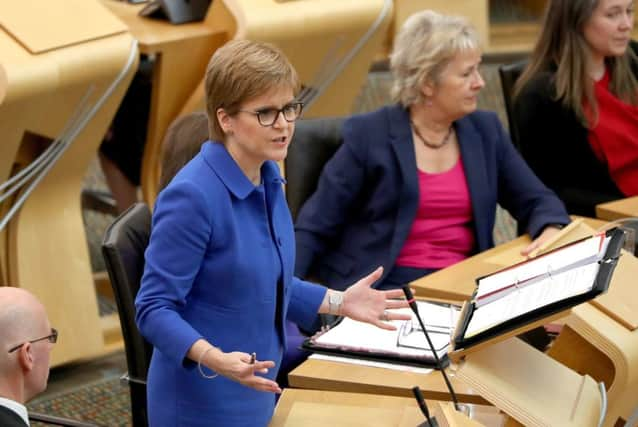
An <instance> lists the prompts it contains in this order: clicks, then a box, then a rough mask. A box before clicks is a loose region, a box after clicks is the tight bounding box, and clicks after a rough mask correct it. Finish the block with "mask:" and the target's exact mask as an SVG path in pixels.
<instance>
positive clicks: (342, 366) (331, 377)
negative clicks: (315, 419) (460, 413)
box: [288, 359, 487, 405]
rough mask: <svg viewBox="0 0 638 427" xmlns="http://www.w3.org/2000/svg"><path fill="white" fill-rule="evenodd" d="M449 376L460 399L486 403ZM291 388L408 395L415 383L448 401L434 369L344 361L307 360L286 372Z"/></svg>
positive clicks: (428, 393) (429, 396) (425, 392)
mask: <svg viewBox="0 0 638 427" xmlns="http://www.w3.org/2000/svg"><path fill="white" fill-rule="evenodd" d="M448 376H450V381H451V383H452V387H454V391H455V392H456V395H457V397H458V399H459V401H461V402H466V403H478V404H483V405H484V404H486V403H487V402H486V401H485V400H484V399H483V398H482V397H481V396H479V395H478V394H477V393H476V392H475V391H474V390H472V389H471V388H470V387H468V386H467V385H466V384H465V383H463V382H461V381H459V380H458V379H457V378H454V376H453V375H450V374H448ZM288 380H289V382H290V385H291V386H292V387H298V388H309V389H316V390H328V391H335V390H338V391H347V392H354V393H372V394H382V395H388V396H403V397H406V396H411V395H412V387H414V386H419V387H420V388H421V390H422V391H423V395H424V396H425V398H427V399H436V400H450V399H451V397H450V393H449V392H448V390H447V387H446V386H445V382H444V381H443V377H442V376H441V374H440V373H439V372H437V371H432V372H431V373H429V374H427V375H423V374H415V373H412V372H403V371H395V370H389V369H383V368H372V367H369V366H357V365H352V364H348V363H339V362H331V361H326V360H314V359H309V360H307V361H305V362H304V363H302V364H301V365H300V366H298V367H297V368H296V369H294V370H293V371H292V372H291V373H290V374H288Z"/></svg>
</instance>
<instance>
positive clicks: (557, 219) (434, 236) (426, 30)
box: [295, 11, 570, 289]
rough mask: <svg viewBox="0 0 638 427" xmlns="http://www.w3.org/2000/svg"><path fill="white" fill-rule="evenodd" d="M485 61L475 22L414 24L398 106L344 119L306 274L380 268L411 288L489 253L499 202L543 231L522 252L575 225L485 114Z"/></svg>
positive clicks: (305, 236) (300, 267)
mask: <svg viewBox="0 0 638 427" xmlns="http://www.w3.org/2000/svg"><path fill="white" fill-rule="evenodd" d="M480 62H481V52H480V50H479V45H478V41H477V36H476V33H475V30H474V29H473V28H472V27H471V26H470V25H469V24H468V22H467V21H466V20H465V19H463V18H460V17H451V16H443V15H440V14H438V13H435V12H432V11H423V12H419V13H417V14H415V15H413V16H411V17H410V18H409V19H408V20H407V21H406V22H405V24H404V26H403V28H402V29H401V31H400V33H399V35H398V37H397V38H396V42H395V46H394V50H393V53H392V56H391V62H390V67H391V70H392V73H393V76H394V86H393V94H394V97H395V98H396V100H397V101H398V103H397V104H395V105H390V106H386V107H384V108H381V109H380V110H378V111H375V112H372V113H369V114H363V115H359V116H354V117H352V118H350V119H348V120H347V121H346V122H345V124H344V126H343V138H344V142H343V145H342V146H341V147H340V148H339V150H338V151H337V152H336V153H335V155H334V156H333V157H332V158H331V159H330V161H329V162H328V163H327V164H326V166H325V168H324V170H323V172H322V174H321V177H320V179H319V183H318V187H317V190H316V192H315V193H314V194H313V195H312V196H311V197H310V198H309V199H308V201H307V202H306V203H305V204H304V206H303V207H302V209H301V211H300V213H299V215H298V217H297V221H296V224H295V237H296V240H297V263H296V268H295V272H296V274H297V275H299V276H300V277H305V276H312V277H316V278H318V279H319V280H320V281H321V282H322V283H324V284H327V285H328V286H330V287H332V288H333V289H346V288H347V287H348V285H349V283H351V282H352V279H353V278H355V277H358V276H360V275H362V274H365V273H366V272H369V271H371V270H372V269H373V268H374V267H375V266H377V265H382V266H383V267H384V274H383V278H382V280H381V281H380V282H377V283H378V287H379V288H383V289H386V288H395V287H397V286H401V285H403V284H405V283H408V282H410V281H412V280H415V279H417V278H419V277H421V276H424V275H426V274H428V273H430V272H432V271H435V270H438V269H440V268H444V267H447V266H449V265H451V264H453V263H455V262H457V261H461V260H462V259H464V258H466V257H468V256H470V255H472V254H475V253H477V252H480V251H484V250H486V249H489V248H491V247H492V246H493V245H494V241H493V238H492V230H493V228H494V221H495V214H496V206H497V204H500V205H501V206H503V207H504V208H505V209H507V210H508V211H509V212H510V213H511V214H512V215H513V216H514V217H515V218H516V219H517V220H518V221H519V223H520V224H521V225H522V226H523V229H525V230H527V231H528V232H529V234H530V235H531V236H532V237H533V238H534V240H533V242H532V243H531V244H530V245H529V246H528V247H526V248H525V249H524V250H523V254H528V253H530V252H531V251H532V250H534V249H535V248H536V247H537V246H538V245H539V244H541V243H542V241H544V240H545V239H547V238H549V237H550V236H552V235H553V234H554V233H556V232H557V231H558V228H559V227H560V226H562V225H564V224H567V223H569V221H570V219H569V217H568V216H567V213H566V211H565V208H564V206H563V204H562V203H561V201H560V200H559V199H558V198H557V197H556V195H555V194H554V193H553V192H552V191H550V190H549V189H547V188H546V187H545V186H544V185H543V184H542V183H541V182H540V180H539V179H538V178H537V177H536V176H535V175H534V174H533V173H532V171H531V170H530V169H529V167H528V166H527V164H526V163H525V162H524V161H523V159H522V158H521V157H520V155H519V154H518V153H517V151H516V149H515V148H514V147H513V145H512V144H511V142H510V139H509V137H508V136H507V134H506V133H505V131H504V129H503V127H502V126H501V123H500V122H499V120H498V118H497V116H496V114H494V113H491V112H484V111H476V102H477V95H478V93H479V91H480V90H481V88H483V86H484V82H483V79H482V78H481V75H480V73H479V65H480ZM555 225H556V227H555Z"/></svg>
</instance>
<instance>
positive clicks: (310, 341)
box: [301, 301, 458, 369]
mask: <svg viewBox="0 0 638 427" xmlns="http://www.w3.org/2000/svg"><path fill="white" fill-rule="evenodd" d="M428 303H431V304H436V305H439V306H446V307H451V306H450V304H443V303H434V302H432V301H428ZM456 307H457V309H458V306H456ZM342 320H343V318H339V319H338V320H336V321H335V322H334V323H333V324H332V325H329V326H328V327H327V328H326V329H328V330H329V329H331V328H334V327H336V326H338V325H339V323H340V322H341V321H342ZM323 332H325V331H321V332H318V333H317V334H315V335H313V336H312V337H309V338H307V339H306V340H304V342H303V344H302V346H301V347H302V348H303V349H304V350H308V351H312V352H314V353H323V354H329V355H333V356H341V357H351V358H355V359H365V360H373V361H379V362H389V363H399V364H402V365H412V366H418V367H425V368H432V369H437V365H436V361H435V359H434V356H433V355H431V357H423V356H416V355H415V356H412V355H406V354H400V355H399V354H391V353H385V352H383V351H376V350H374V349H372V350H363V349H355V348H349V347H341V346H336V347H328V346H322V345H318V344H316V343H315V342H314V339H315V338H316V337H318V336H320V335H321V334H322V333H323ZM430 333H432V332H430ZM447 350H448V351H449V350H450V347H449V346H447ZM437 354H438V355H439V360H440V361H441V365H442V367H443V368H445V367H447V366H448V365H449V359H448V357H447V354H446V353H441V352H437Z"/></svg>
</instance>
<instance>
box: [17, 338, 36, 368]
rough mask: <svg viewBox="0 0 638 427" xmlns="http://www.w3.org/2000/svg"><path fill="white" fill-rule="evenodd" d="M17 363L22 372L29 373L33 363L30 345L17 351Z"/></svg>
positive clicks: (27, 344)
mask: <svg viewBox="0 0 638 427" xmlns="http://www.w3.org/2000/svg"><path fill="white" fill-rule="evenodd" d="M18 363H19V364H20V368H22V371H23V372H25V373H26V372H30V371H31V370H32V369H33V365H34V363H35V361H34V359H33V352H32V351H31V343H26V344H24V345H23V346H22V347H20V349H19V350H18Z"/></svg>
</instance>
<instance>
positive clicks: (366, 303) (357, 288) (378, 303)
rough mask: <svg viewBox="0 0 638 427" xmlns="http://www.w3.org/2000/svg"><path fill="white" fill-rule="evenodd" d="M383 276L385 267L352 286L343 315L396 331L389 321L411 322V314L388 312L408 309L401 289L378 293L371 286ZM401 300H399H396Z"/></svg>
mask: <svg viewBox="0 0 638 427" xmlns="http://www.w3.org/2000/svg"><path fill="white" fill-rule="evenodd" d="M382 274H383V267H379V268H377V269H376V270H375V271H373V272H372V273H371V274H369V275H367V276H366V277H364V278H363V279H361V280H359V281H358V282H356V283H355V284H354V285H352V286H350V287H349V288H348V289H346V291H345V292H344V296H343V307H342V310H341V314H343V315H344V316H347V317H350V318H351V319H354V320H359V321H361V322H367V323H371V324H373V325H375V326H377V327H379V328H381V329H387V330H395V329H396V328H395V327H394V325H392V324H390V323H387V321H389V320H410V319H411V318H412V316H411V315H410V314H398V313H391V312H388V311H386V310H388V309H392V308H404V307H408V302H407V301H406V300H405V298H404V295H403V291H402V290H401V289H393V290H390V291H378V290H376V289H372V288H371V287H370V286H372V284H373V283H374V282H376V281H377V280H379V278H380V277H381V275H382ZM394 298H399V299H394Z"/></svg>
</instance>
